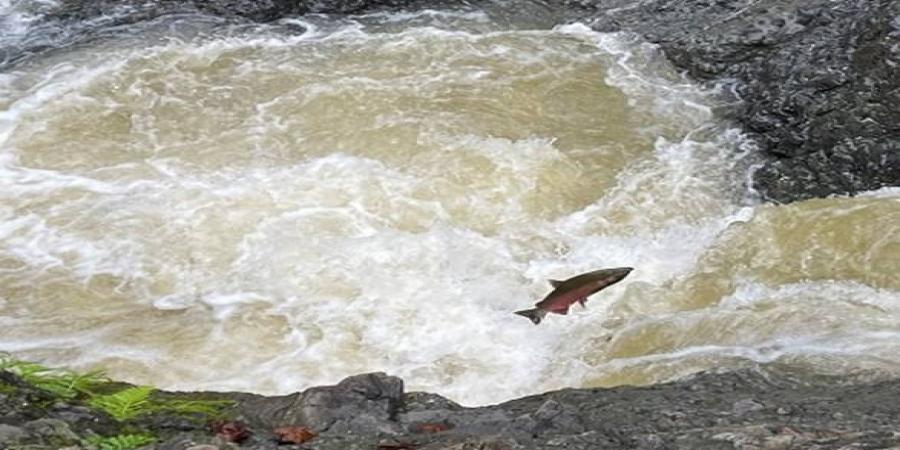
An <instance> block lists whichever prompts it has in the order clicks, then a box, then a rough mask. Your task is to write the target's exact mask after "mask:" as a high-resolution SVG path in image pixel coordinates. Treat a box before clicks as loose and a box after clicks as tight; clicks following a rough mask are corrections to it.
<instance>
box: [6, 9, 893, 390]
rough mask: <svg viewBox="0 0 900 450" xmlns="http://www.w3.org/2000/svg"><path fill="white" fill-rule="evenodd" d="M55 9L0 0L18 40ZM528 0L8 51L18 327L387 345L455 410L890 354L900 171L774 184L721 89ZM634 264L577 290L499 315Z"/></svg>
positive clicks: (149, 373) (232, 370)
mask: <svg viewBox="0 0 900 450" xmlns="http://www.w3.org/2000/svg"><path fill="white" fill-rule="evenodd" d="M23 5H24V6H23ZM41 5H46V3H41V2H30V3H27V2H15V1H10V0H6V1H5V2H0V15H2V19H0V24H3V27H4V30H5V31H4V34H5V35H4V36H3V37H0V41H3V40H5V41H4V42H7V43H8V42H12V41H14V40H15V39H24V38H23V37H22V36H25V32H26V31H27V29H28V27H29V26H31V25H32V22H34V21H35V20H36V19H35V18H36V17H39V16H40V14H41V12H40V11H41ZM26 6H27V7H26ZM511 10H513V11H514V10H515V8H506V9H498V10H491V9H490V8H486V9H484V10H474V9H473V10H460V11H434V10H426V11H422V12H419V13H393V14H387V13H385V14H371V15H365V16H350V17H329V16H324V15H311V16H303V17H298V18H293V19H287V20H282V21H280V22H277V23H273V24H269V25H254V26H248V25H236V24H229V23H224V22H222V21H221V20H219V19H215V18H210V17H204V16H199V15H190V14H186V15H175V16H168V17H164V18H161V19H157V20H154V21H150V22H145V23H141V24H137V25H130V26H129V27H128V28H127V29H124V30H118V31H117V33H115V35H114V36H112V37H109V38H99V39H94V40H91V41H89V42H82V43H79V44H78V45H72V46H70V47H67V48H64V49H61V50H57V51H53V52H48V53H47V54H45V55H42V56H40V57H36V58H31V59H29V60H27V61H25V62H23V63H20V64H16V65H13V66H11V67H10V68H8V69H6V71H5V72H3V73H0V350H3V351H10V352H12V353H13V354H15V355H16V356H18V357H21V358H26V359H32V360H39V361H42V362H45V363H47V364H50V365H60V366H69V367H73V368H79V369H87V368H99V367H102V368H104V369H106V370H107V371H108V373H109V375H111V376H112V377H114V378H117V379H122V380H126V381H129V382H134V383H147V384H153V385H156V386H160V387H164V388H169V389H183V390H198V389H214V390H245V391H252V392H259V393H267V394H271V393H286V392H292V391H296V390H299V389H303V388H305V387H309V386H312V385H317V384H325V383H333V382H336V381H338V380H339V379H340V378H343V377H345V376H347V375H351V374H356V373H361V372H369V371H385V372H388V373H390V374H393V375H398V376H400V377H402V378H403V379H404V380H405V381H406V383H407V389H408V390H427V391H432V392H437V393H440V394H443V395H446V396H448V397H450V398H452V399H454V400H456V401H459V402H461V403H463V404H466V405H478V404H486V403H492V402H498V401H502V400H506V399H510V398H513V397H517V396H522V395H527V394H534V393H538V392H543V391H546V390H550V389H558V388H563V387H580V386H615V385H623V384H648V383H656V382H661V381H666V380H672V379H676V378H678V377H682V376H685V375H687V374H690V373H694V372H697V371H701V370H710V369H732V368H738V367H750V366H762V367H763V368H764V369H765V368H772V367H777V368H779V369H780V370H782V369H783V370H796V371H802V372H804V373H820V374H842V375H849V376H852V377H861V378H872V377H881V376H896V375H898V374H900V276H898V275H897V274H898V272H900V191H898V190H896V189H893V190H892V189H883V190H881V191H878V192H869V193H863V194H861V195H859V196H856V197H852V198H850V197H846V198H829V199H818V200H811V201H805V202H798V203H794V204H790V205H774V204H760V203H759V202H758V201H756V200H755V196H754V193H753V192H752V191H750V190H749V189H748V187H747V184H748V183H747V181H748V179H749V174H750V172H751V171H752V169H753V167H754V164H755V163H756V162H757V161H756V160H755V159H754V152H753V146H752V145H751V143H750V142H749V141H748V140H747V139H745V137H744V136H742V135H741V133H740V132H739V131H738V130H735V129H732V128H730V127H729V125H728V124H727V123H726V122H724V121H723V120H722V119H720V117H719V116H720V114H718V112H719V111H721V110H723V109H724V108H727V107H728V104H729V102H733V101H734V100H733V99H732V98H731V96H730V95H729V93H728V92H725V91H724V90H715V89H708V88H707V89H704V88H701V87H699V86H697V85H694V84H692V83H691V82H690V81H689V80H687V79H686V78H685V77H683V76H682V75H681V74H679V73H678V72H677V71H675V70H673V69H672V68H671V67H670V66H669V64H668V63H667V62H666V61H665V59H664V58H663V56H662V55H661V54H660V52H659V51H658V50H657V49H656V48H654V47H653V46H650V45H646V44H642V43H641V42H640V41H639V40H637V39H636V38H635V37H634V36H630V35H627V34H602V33H596V32H593V31H591V29H590V28H589V27H588V26H586V25H585V24H579V23H574V24H568V25H557V24H556V23H555V22H554V21H553V20H552V18H549V17H548V18H541V17H534V16H533V15H530V14H521V13H520V14H515V13H512V12H510V11H511ZM618 266H631V267H634V268H635V270H634V272H632V273H631V275H629V277H628V278H626V279H625V280H624V281H623V282H621V283H619V284H617V285H615V286H613V287H611V288H608V289H607V290H605V291H603V292H601V293H599V294H597V295H596V296H594V297H592V298H591V299H590V301H589V302H588V304H587V308H586V309H581V308H580V307H577V306H576V307H575V308H573V309H572V311H571V312H570V313H569V315H567V316H558V315H552V316H550V317H548V318H547V319H546V320H545V321H544V322H543V323H541V325H540V326H537V327H535V326H534V325H532V324H531V323H530V322H529V321H527V320H525V319H523V318H522V317H519V316H515V315H513V314H512V312H513V311H515V310H519V309H524V308H527V307H529V306H530V305H531V304H533V303H534V302H536V301H537V300H539V299H540V298H541V297H543V296H544V295H545V294H546V293H547V292H549V290H550V286H549V284H548V282H547V280H548V279H554V278H562V279H564V278H568V277H570V276H573V275H576V274H578V273H581V272H584V271H588V270H594V269H598V268H606V267H618Z"/></svg>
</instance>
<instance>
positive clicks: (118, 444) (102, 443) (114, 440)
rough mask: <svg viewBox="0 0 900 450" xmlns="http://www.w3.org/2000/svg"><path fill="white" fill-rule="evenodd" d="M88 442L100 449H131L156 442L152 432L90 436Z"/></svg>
mask: <svg viewBox="0 0 900 450" xmlns="http://www.w3.org/2000/svg"><path fill="white" fill-rule="evenodd" d="M86 441H87V444H88V445H89V446H90V447H93V448H96V449H98V450H131V449H135V448H138V447H142V446H144V445H147V444H150V443H153V442H156V436H153V435H152V434H120V435H118V436H110V437H103V436H94V437H92V438H88V439H87V440H86Z"/></svg>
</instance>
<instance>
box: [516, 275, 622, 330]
mask: <svg viewBox="0 0 900 450" xmlns="http://www.w3.org/2000/svg"><path fill="white" fill-rule="evenodd" d="M632 270H634V269H633V268H631V267H617V268H615V269H601V270H595V271H593V272H587V273H583V274H581V275H576V276H574V277H572V278H569V279H568V280H563V281H559V280H550V284H551V285H552V286H553V291H552V292H550V293H549V294H547V296H546V297H544V298H543V299H542V300H541V301H539V302H537V303H535V305H534V308H532V309H525V310H522V311H516V314H518V315H520V316H524V317H527V318H528V319H529V320H531V321H532V322H534V324H535V325H537V324H539V323H541V320H542V319H543V318H544V316H546V315H547V313H556V314H562V315H566V314H568V313H569V307H571V306H572V305H573V304H575V303H578V304H580V305H581V306H582V307H584V304H585V302H587V298H588V297H589V296H591V295H593V294H596V293H597V292H599V291H600V290H602V289H604V288H606V287H607V286H611V285H613V284H616V283H618V282H619V281H622V280H623V279H624V278H625V277H626V276H628V274H629V273H631V271H632Z"/></svg>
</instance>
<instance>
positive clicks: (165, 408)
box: [0, 352, 234, 422]
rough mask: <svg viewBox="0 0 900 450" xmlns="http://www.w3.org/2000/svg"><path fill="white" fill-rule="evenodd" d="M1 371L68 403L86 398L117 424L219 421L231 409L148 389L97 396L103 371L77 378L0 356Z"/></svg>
mask: <svg viewBox="0 0 900 450" xmlns="http://www.w3.org/2000/svg"><path fill="white" fill-rule="evenodd" d="M0 370H7V371H10V372H12V373H15V374H16V375H18V376H19V377H20V378H22V379H23V380H24V381H25V382H26V383H28V384H30V385H32V386H35V387H37V388H40V389H43V390H45V391H48V392H50V393H52V394H54V395H56V396H58V397H62V398H64V399H67V400H71V399H73V398H75V397H79V396H81V398H82V399H84V398H86V401H87V404H88V405H89V406H91V407H93V408H95V409H99V410H102V411H105V412H106V413H107V414H109V415H110V416H112V417H113V418H114V419H116V420H118V421H120V422H121V421H125V420H129V419H133V418H135V417H138V416H141V415H145V414H153V413H172V414H180V415H187V416H193V415H203V416H210V417H219V416H220V415H221V414H222V411H223V410H225V409H226V408H228V407H230V406H233V405H234V402H232V401H230V400H178V399H165V398H161V399H155V398H151V396H152V394H153V393H154V392H155V391H156V389H154V388H152V387H150V386H134V387H129V388H126V389H123V390H120V391H118V392H115V393H113V394H98V393H97V390H99V389H100V388H101V386H103V385H104V384H108V383H110V382H111V381H110V380H109V379H108V378H106V376H105V374H104V373H103V371H99V370H95V371H91V372H87V373H83V374H80V373H77V372H73V371H70V370H65V369H51V368H49V367H46V366H43V365H41V364H38V363H33V362H28V361H21V360H18V359H15V358H13V357H12V356H10V355H9V354H8V353H2V352H0ZM107 389H108V388H107Z"/></svg>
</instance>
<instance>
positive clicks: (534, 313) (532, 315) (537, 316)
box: [516, 308, 547, 325]
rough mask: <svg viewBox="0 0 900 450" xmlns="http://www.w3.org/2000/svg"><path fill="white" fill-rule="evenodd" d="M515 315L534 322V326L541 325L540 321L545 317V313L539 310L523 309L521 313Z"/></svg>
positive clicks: (517, 312)
mask: <svg viewBox="0 0 900 450" xmlns="http://www.w3.org/2000/svg"><path fill="white" fill-rule="evenodd" d="M516 314H518V315H520V316H524V317H527V318H528V319H529V320H531V321H532V322H534V324H535V325H537V324H539V323H541V319H543V318H544V316H546V315H547V311H544V310H543V309H539V308H532V309H523V310H522V311H516Z"/></svg>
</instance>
